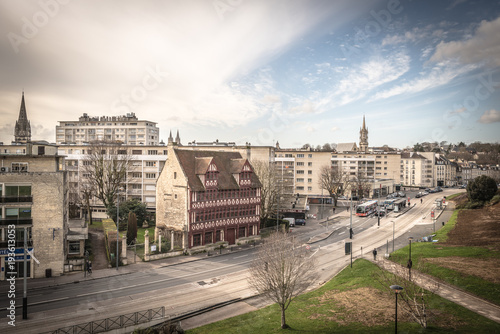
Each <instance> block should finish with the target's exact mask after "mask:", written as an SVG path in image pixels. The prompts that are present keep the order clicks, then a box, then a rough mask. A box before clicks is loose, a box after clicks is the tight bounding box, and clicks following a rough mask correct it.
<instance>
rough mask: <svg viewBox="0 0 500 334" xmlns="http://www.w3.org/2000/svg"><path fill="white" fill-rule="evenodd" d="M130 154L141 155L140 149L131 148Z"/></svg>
mask: <svg viewBox="0 0 500 334" xmlns="http://www.w3.org/2000/svg"><path fill="white" fill-rule="evenodd" d="M132 154H138V155H141V154H142V150H132Z"/></svg>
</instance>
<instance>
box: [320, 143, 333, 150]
mask: <svg viewBox="0 0 500 334" xmlns="http://www.w3.org/2000/svg"><path fill="white" fill-rule="evenodd" d="M321 150H322V151H325V152H331V151H333V148H332V145H330V144H329V143H326V144H323V147H322V148H321Z"/></svg>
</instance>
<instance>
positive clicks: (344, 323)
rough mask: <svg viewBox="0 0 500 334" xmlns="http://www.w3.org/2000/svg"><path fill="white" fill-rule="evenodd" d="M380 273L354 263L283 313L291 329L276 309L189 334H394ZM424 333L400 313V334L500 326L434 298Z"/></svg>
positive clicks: (360, 262)
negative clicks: (284, 325)
mask: <svg viewBox="0 0 500 334" xmlns="http://www.w3.org/2000/svg"><path fill="white" fill-rule="evenodd" d="M379 271H380V269H378V267H377V266H376V265H374V264H372V263H371V262H369V261H366V260H356V261H355V262H354V264H353V267H352V269H351V268H350V267H347V268H346V269H344V270H343V271H342V272H340V273H339V274H338V275H337V276H336V277H335V278H333V279H332V280H331V281H329V282H328V283H326V284H325V285H324V286H322V287H321V288H319V289H318V290H315V291H312V292H310V293H307V294H304V295H301V296H299V297H298V298H297V299H295V300H294V301H293V302H292V303H291V305H290V307H289V308H288V310H287V311H286V319H287V324H288V325H289V326H290V328H289V329H286V330H282V329H281V328H280V310H279V307H278V306H277V305H276V304H274V305H271V306H268V307H265V308H263V309H260V310H257V311H254V312H251V313H247V314H243V315H240V316H237V317H234V318H230V319H226V320H223V321H219V322H216V323H213V324H209V325H206V326H202V327H199V328H195V329H192V330H189V331H187V333H189V334H194V333H200V334H201V333H210V334H212V333H221V334H222V333H223V334H227V333H283V332H290V333H391V332H393V331H394V303H395V300H394V294H393V293H392V292H391V291H390V289H389V288H388V287H382V286H378V283H376V280H374V279H373V275H376V274H377V273H378V272H379ZM428 305H429V310H430V312H429V316H428V327H427V329H426V330H425V331H424V330H423V329H422V328H421V327H420V325H418V324H417V323H415V322H413V321H411V320H410V318H409V317H408V316H405V315H404V314H401V313H400V312H398V331H400V332H401V333H422V332H426V333H447V332H455V333H495V332H499V331H500V324H498V323H495V322H493V321H490V320H488V319H486V318H484V317H481V316H479V315H477V314H476V313H474V312H471V311H469V310H467V309H465V308H463V307H461V306H458V305H456V304H454V303H452V302H450V301H447V300H446V299H443V298H441V297H439V296H437V295H430V296H429V300H428Z"/></svg>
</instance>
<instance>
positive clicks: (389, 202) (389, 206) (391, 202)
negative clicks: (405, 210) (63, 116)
mask: <svg viewBox="0 0 500 334" xmlns="http://www.w3.org/2000/svg"><path fill="white" fill-rule="evenodd" d="M396 201H397V199H386V200H385V201H384V206H385V208H386V209H387V210H392V209H394V202H396Z"/></svg>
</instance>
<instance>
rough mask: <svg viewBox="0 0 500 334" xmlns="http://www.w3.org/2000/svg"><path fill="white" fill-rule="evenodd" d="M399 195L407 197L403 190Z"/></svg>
mask: <svg viewBox="0 0 500 334" xmlns="http://www.w3.org/2000/svg"><path fill="white" fill-rule="evenodd" d="M398 195H399V197H406V194H405V193H404V192H402V191H400V192H398Z"/></svg>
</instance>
